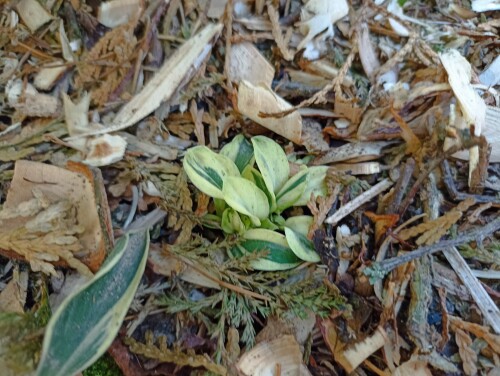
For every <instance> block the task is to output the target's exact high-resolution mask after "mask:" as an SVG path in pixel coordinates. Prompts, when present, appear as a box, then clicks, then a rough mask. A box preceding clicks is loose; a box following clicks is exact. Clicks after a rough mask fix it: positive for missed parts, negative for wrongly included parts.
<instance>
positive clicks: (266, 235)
mask: <svg viewBox="0 0 500 376" xmlns="http://www.w3.org/2000/svg"><path fill="white" fill-rule="evenodd" d="M183 167H184V170H185V171H186V174H187V175H188V177H189V179H190V180H191V182H192V183H193V184H194V185H195V186H196V187H197V188H198V189H199V190H200V191H202V192H203V193H205V194H206V195H208V196H211V197H213V198H214V206H215V214H209V217H210V218H211V219H212V220H214V221H215V222H218V223H219V224H220V227H221V228H222V230H223V231H224V232H225V233H226V234H239V235H242V236H243V237H244V238H245V239H246V241H244V242H242V243H241V244H240V246H239V247H237V249H235V250H233V252H232V254H233V256H235V257H241V256H242V255H244V254H245V253H248V252H256V251H262V250H267V251H268V252H269V253H268V256H267V257H265V258H262V259H259V260H255V261H254V262H253V263H252V267H253V268H254V269H259V270H284V269H290V268H293V267H295V266H297V265H298V264H299V263H300V262H301V261H309V262H318V261H319V256H318V254H317V253H316V252H315V249H314V246H313V244H312V242H311V241H310V240H309V239H308V238H307V234H308V232H309V228H310V226H311V224H312V223H313V218H312V217H310V216H301V217H290V218H288V219H285V218H284V217H283V216H282V213H283V212H284V211H285V210H286V209H288V208H290V207H292V206H304V205H307V203H308V202H309V200H310V198H311V197H317V196H325V195H326V194H327V185H326V183H325V177H326V173H327V170H328V168H327V167H326V166H313V167H307V166H305V165H301V168H300V170H299V171H298V172H297V173H296V174H294V175H291V171H290V166H289V163H288V159H287V156H286V154H285V152H284V151H283V149H282V148H281V146H279V145H278V144H277V143H276V142H274V141H273V140H271V139H269V138H267V137H264V136H256V137H253V138H252V139H251V143H250V142H249V141H247V140H246V139H245V138H244V137H243V136H242V135H238V136H237V137H235V138H234V139H233V140H232V141H231V142H230V143H229V144H227V145H225V146H224V147H223V148H222V149H221V151H220V153H219V154H217V153H215V152H213V151H212V150H210V149H209V148H207V147H205V146H197V147H194V148H191V149H189V150H188V151H187V153H186V155H185V158H184V162H183ZM283 232H284V235H283Z"/></svg>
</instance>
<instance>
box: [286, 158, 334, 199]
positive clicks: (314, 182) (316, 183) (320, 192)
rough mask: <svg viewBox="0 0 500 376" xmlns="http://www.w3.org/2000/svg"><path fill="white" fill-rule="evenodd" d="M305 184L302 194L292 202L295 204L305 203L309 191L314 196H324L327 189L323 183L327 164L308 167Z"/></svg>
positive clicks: (309, 196) (308, 197)
mask: <svg viewBox="0 0 500 376" xmlns="http://www.w3.org/2000/svg"><path fill="white" fill-rule="evenodd" d="M308 171H309V172H308V174H307V186H306V189H305V190H304V193H302V196H300V198H299V199H298V200H297V201H296V202H295V203H294V205H295V206H303V205H307V203H308V202H309V199H310V198H311V193H313V194H314V196H315V197H319V196H326V194H327V189H326V183H325V177H326V172H327V171H328V166H313V167H309V168H308Z"/></svg>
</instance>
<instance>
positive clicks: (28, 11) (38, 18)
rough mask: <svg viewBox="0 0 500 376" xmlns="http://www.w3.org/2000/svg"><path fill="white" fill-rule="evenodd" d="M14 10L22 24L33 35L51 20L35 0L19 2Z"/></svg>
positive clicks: (48, 14) (50, 16) (49, 15)
mask: <svg viewBox="0 0 500 376" xmlns="http://www.w3.org/2000/svg"><path fill="white" fill-rule="evenodd" d="M16 9H17V12H18V13H19V16H20V17H21V18H22V20H23V22H24V23H25V24H26V26H28V28H29V29H30V30H31V31H32V32H33V33H34V32H35V31H37V30H38V28H39V27H41V26H42V25H45V24H46V23H47V22H49V21H50V20H52V15H51V14H50V13H49V12H47V10H46V9H45V8H44V7H43V6H42V5H41V4H40V3H39V2H38V1H36V0H21V1H20V2H19V3H18V4H17V6H16Z"/></svg>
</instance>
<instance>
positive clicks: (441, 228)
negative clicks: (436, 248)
mask: <svg viewBox="0 0 500 376" xmlns="http://www.w3.org/2000/svg"><path fill="white" fill-rule="evenodd" d="M474 202H475V201H474V199H473V198H467V199H465V200H464V201H462V202H461V203H460V204H458V205H457V206H456V207H455V208H453V209H452V210H450V211H449V212H448V213H446V214H445V215H443V216H441V217H439V218H437V219H435V220H433V221H429V222H424V223H421V224H419V225H417V226H414V227H410V228H409V229H405V230H402V231H400V232H399V234H398V236H399V238H401V239H402V240H408V239H410V238H412V237H415V236H418V235H420V234H422V235H421V236H420V237H419V238H418V239H417V241H416V243H417V244H418V245H422V244H426V245H430V244H433V243H435V242H437V241H438V240H439V239H440V238H441V237H442V236H443V235H444V234H446V232H447V231H448V230H449V228H450V227H451V226H452V225H454V224H455V223H456V222H457V221H458V220H459V219H460V218H461V217H462V214H463V212H465V211H466V210H467V209H468V208H469V207H471V206H472V205H474Z"/></svg>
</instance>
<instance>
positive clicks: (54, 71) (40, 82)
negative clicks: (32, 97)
mask: <svg viewBox="0 0 500 376" xmlns="http://www.w3.org/2000/svg"><path fill="white" fill-rule="evenodd" d="M63 64H64V62H63V61H62V60H56V61H55V62H53V63H51V64H50V65H47V66H46V67H44V68H42V69H40V71H39V72H38V73H37V74H36V75H35V79H34V80H33V84H34V85H35V87H36V88H37V89H39V90H50V89H52V87H54V85H55V83H56V82H57V80H58V79H59V78H60V77H61V76H62V74H63V73H64V72H66V69H67V67H66V66H64V65H63Z"/></svg>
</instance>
